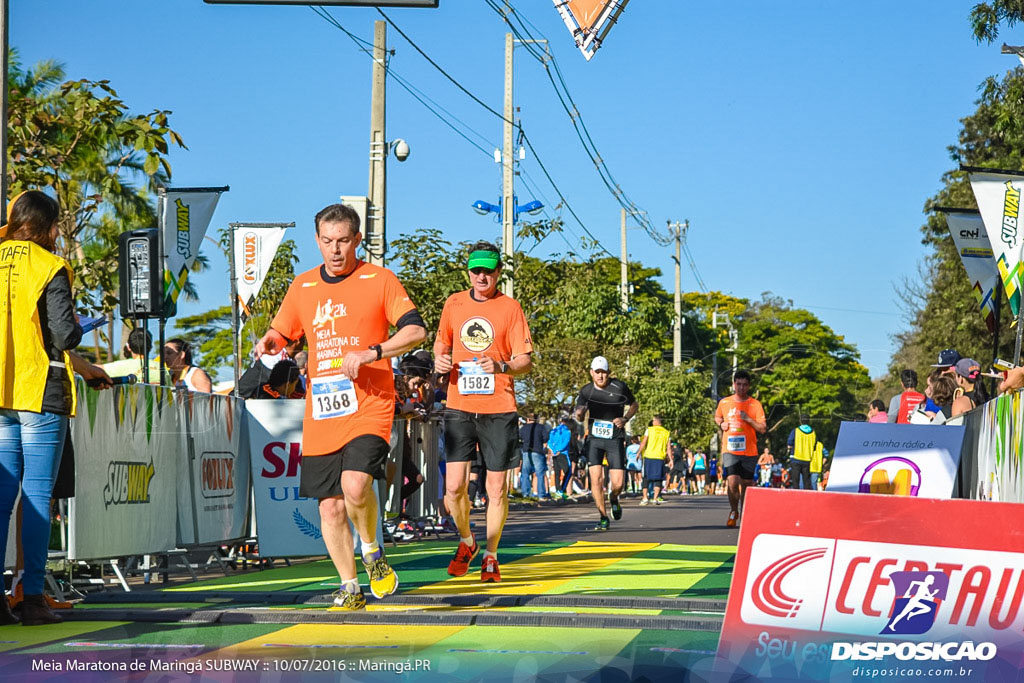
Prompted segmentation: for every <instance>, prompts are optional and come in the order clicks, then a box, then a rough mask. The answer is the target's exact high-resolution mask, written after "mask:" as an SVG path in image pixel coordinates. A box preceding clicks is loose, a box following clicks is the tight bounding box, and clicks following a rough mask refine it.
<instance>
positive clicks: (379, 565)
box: [363, 548, 398, 600]
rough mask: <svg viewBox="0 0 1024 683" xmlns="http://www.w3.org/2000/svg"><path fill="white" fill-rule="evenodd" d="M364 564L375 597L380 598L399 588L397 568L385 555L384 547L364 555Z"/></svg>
mask: <svg viewBox="0 0 1024 683" xmlns="http://www.w3.org/2000/svg"><path fill="white" fill-rule="evenodd" d="M363 566H364V567H366V574H367V576H369V577H370V592H371V593H373V597H375V598H377V599H378V600H380V599H381V598H386V597H387V596H389V595H391V594H392V593H394V592H395V591H396V590H398V574H395V570H394V569H392V568H391V565H389V564H388V561H387V558H385V557H384V548H377V550H376V552H374V553H372V554H370V555H364V556H363Z"/></svg>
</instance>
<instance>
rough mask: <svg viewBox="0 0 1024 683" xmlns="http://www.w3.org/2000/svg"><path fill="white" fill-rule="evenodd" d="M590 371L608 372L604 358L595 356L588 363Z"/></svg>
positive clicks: (606, 361)
mask: <svg viewBox="0 0 1024 683" xmlns="http://www.w3.org/2000/svg"><path fill="white" fill-rule="evenodd" d="M590 369H591V370H604V371H605V372H608V359H607V358H605V357H604V356H595V357H594V360H592V361H590Z"/></svg>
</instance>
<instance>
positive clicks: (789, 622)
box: [714, 487, 1024, 682]
mask: <svg viewBox="0 0 1024 683" xmlns="http://www.w3.org/2000/svg"><path fill="white" fill-rule="evenodd" d="M1020 515H1021V506H1020V505H1019V504H1013V503H994V502H987V501H972V500H928V499H921V498H908V497H899V496H880V495H871V496H870V497H867V496H865V495H851V494H844V493H835V494H823V493H820V492H815V491H797V490H771V489H757V488H753V487H752V488H749V489H747V495H746V501H745V503H744V510H743V519H742V525H741V527H740V538H739V546H738V549H737V554H736V565H735V570H734V571H733V576H732V584H731V586H730V590H729V602H728V605H727V606H726V614H725V621H724V624H723V628H722V635H721V638H720V640H719V644H718V657H717V658H716V660H715V664H714V666H715V670H716V672H717V673H718V674H720V675H721V676H734V677H735V676H740V677H741V679H742V680H746V678H742V677H750V680H758V681H797V680H800V681H828V680H839V681H847V680H857V679H865V680H881V681H911V680H914V681H916V680H936V681H953V680H956V681H964V680H974V681H989V682H991V681H996V682H998V681H1016V680H1018V675H1019V672H1020V671H1021V666H1022V664H1024V661H1022V656H1024V638H1022V637H1021V630H1022V627H1024V604H1022V597H1024V534H1021V533H1020V532H1019V530H1018V528H1017V527H1018V526H1019V525H1018V524H1017V520H1019V519H1020ZM723 680H727V678H723Z"/></svg>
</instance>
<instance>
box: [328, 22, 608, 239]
mask: <svg viewBox="0 0 1024 683" xmlns="http://www.w3.org/2000/svg"><path fill="white" fill-rule="evenodd" d="M377 12H379V13H380V15H381V16H382V17H384V19H385V20H386V21H387V22H388V24H389V25H391V27H392V28H394V29H395V31H397V32H398V34H399V35H400V36H402V38H404V39H405V40H406V42H408V43H409V45H411V46H412V47H413V49H414V50H416V51H417V52H418V53H420V55H421V56H422V57H423V58H424V59H426V60H427V62H428V63H429V64H430V65H431V66H433V67H434V68H435V69H436V70H437V71H438V72H440V73H441V74H442V75H443V76H444V77H445V78H446V79H448V80H449V81H450V82H451V83H452V84H454V85H455V86H456V87H457V88H458V89H459V90H461V91H462V92H463V93H465V94H466V95H468V96H469V97H470V99H472V100H473V101H474V102H476V103H477V104H479V105H480V106H481V107H483V108H484V109H486V110H487V111H489V112H490V113H491V114H494V115H495V116H496V117H498V118H499V119H501V120H502V121H507V119H506V118H505V117H504V115H502V114H500V113H499V112H497V111H496V110H495V109H493V108H492V107H491V106H490V105H488V104H487V103H486V102H484V101H483V100H481V99H480V98H479V97H477V96H476V95H474V94H473V93H472V92H471V91H470V90H469V89H468V88H466V87H465V86H464V85H462V84H461V83H460V82H459V81H458V80H457V79H456V78H455V77H454V76H452V75H451V74H449V73H448V72H447V71H446V70H445V69H444V67H442V66H441V65H440V64H438V63H437V62H435V61H434V60H433V59H432V58H431V57H430V55H428V54H427V53H426V52H425V51H424V50H423V49H422V48H421V47H420V46H419V45H417V44H416V42H415V41H413V40H412V38H410V37H409V36H408V35H407V34H406V33H405V32H404V31H403V30H402V29H401V28H399V27H398V25H397V24H395V22H394V21H392V20H391V18H390V17H388V15H387V14H385V13H384V11H383V10H381V9H380V8H379V7H378V8H377ZM346 33H347V31H346ZM508 122H509V123H512V124H513V125H515V123H514V122H511V121H508ZM519 131H520V133H521V135H522V138H523V141H524V142H525V143H526V145H527V147H529V149H530V152H531V153H532V154H533V157H534V159H536V160H537V165H538V166H540V168H541V170H542V171H543V172H544V176H545V177H546V178H547V180H548V183H550V184H551V187H552V188H553V189H554V190H555V192H556V193H557V194H558V197H559V200H561V202H562V205H563V206H565V207H566V209H567V210H568V211H569V213H570V214H571V215H572V217H573V218H574V219H575V220H576V222H577V223H579V225H580V227H581V228H582V229H583V231H584V232H585V233H586V234H587V235H588V236H589V237H590V239H591V240H593V241H594V243H595V246H597V247H599V248H600V250H601V251H603V252H604V253H606V254H608V255H609V256H611V257H612V258H617V257H616V256H615V254H613V253H612V252H611V251H609V250H608V249H606V248H605V247H604V245H603V244H601V241H600V240H598V239H597V237H595V236H594V234H593V233H591V232H590V230H589V229H588V228H587V226H586V224H585V223H583V221H582V219H580V217H579V215H577V214H576V212H575V211H574V210H573V208H572V206H571V205H570V204H569V200H567V199H566V198H565V195H564V194H563V193H562V191H561V190H560V189H559V188H558V186H557V185H556V184H555V181H554V179H553V178H552V177H551V174H550V173H549V172H548V170H547V168H546V167H545V166H544V163H543V161H542V160H541V158H540V155H539V154H538V153H537V150H536V149H535V148H534V147H533V144H532V143H531V141H530V139H529V137H527V136H526V133H525V131H523V129H522V126H519Z"/></svg>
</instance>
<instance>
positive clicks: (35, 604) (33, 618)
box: [21, 594, 64, 626]
mask: <svg viewBox="0 0 1024 683" xmlns="http://www.w3.org/2000/svg"><path fill="white" fill-rule="evenodd" d="M62 621H64V620H63V619H62V618H61V616H60V615H59V614H57V613H55V612H54V611H53V610H52V609H50V606H49V605H48V604H46V600H44V599H43V596H42V595H41V594H37V595H27V594H26V595H25V599H24V600H22V602H21V625H22V626H45V625H46V624H59V623H61V622H62Z"/></svg>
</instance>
